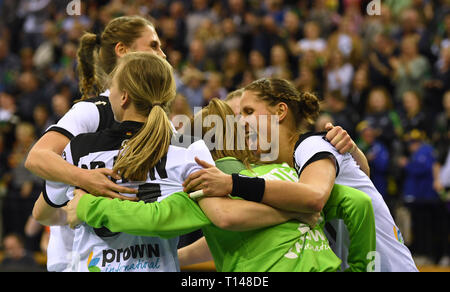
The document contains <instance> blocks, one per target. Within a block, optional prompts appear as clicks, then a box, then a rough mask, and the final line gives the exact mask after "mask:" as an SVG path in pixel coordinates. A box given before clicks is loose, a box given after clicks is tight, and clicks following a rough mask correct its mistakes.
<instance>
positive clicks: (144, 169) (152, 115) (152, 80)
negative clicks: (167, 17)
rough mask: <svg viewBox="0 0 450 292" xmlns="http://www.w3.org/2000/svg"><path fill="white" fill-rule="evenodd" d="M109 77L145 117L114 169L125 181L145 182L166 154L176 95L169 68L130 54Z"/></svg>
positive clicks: (154, 59) (156, 59) (146, 55)
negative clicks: (171, 112)
mask: <svg viewBox="0 0 450 292" xmlns="http://www.w3.org/2000/svg"><path fill="white" fill-rule="evenodd" d="M113 74H114V78H116V80H117V82H118V86H119V88H120V90H122V91H124V92H127V93H128V96H129V97H130V99H131V102H132V103H133V104H134V106H135V108H136V109H137V110H138V112H139V114H141V115H143V116H147V121H146V122H145V125H144V126H143V128H142V129H141V130H140V131H139V132H138V133H137V134H136V135H135V136H134V137H133V138H132V139H130V140H129V141H128V142H127V143H126V145H124V147H123V149H122V150H121V151H120V153H119V156H118V158H117V161H116V164H115V166H114V170H115V171H116V172H117V173H119V174H120V175H121V176H122V177H123V178H125V179H129V180H132V181H145V180H146V179H147V175H148V172H149V171H150V169H152V168H153V167H155V166H156V164H157V163H158V162H159V161H160V160H161V159H162V158H163V157H164V156H165V155H166V154H167V151H168V150H169V146H170V142H171V139H172V135H173V130H172V125H171V124H170V121H169V118H168V116H167V110H168V108H169V106H170V103H171V102H172V101H173V100H174V99H175V95H176V85H175V80H174V77H173V74H172V67H171V66H170V65H169V63H168V62H167V61H166V60H164V59H162V58H160V57H158V56H156V55H154V54H151V53H142V52H141V53H130V54H127V55H126V56H124V57H123V58H121V59H120V61H119V65H118V66H117V69H116V70H115V71H114V72H113Z"/></svg>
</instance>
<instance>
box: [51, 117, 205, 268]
mask: <svg viewBox="0 0 450 292" xmlns="http://www.w3.org/2000/svg"><path fill="white" fill-rule="evenodd" d="M142 125H143V124H141V123H136V122H123V123H121V124H117V125H114V126H113V127H112V128H111V129H107V130H104V131H101V132H98V133H93V134H84V135H80V136H77V137H75V138H74V139H73V140H72V141H71V142H70V143H69V144H68V145H67V147H66V149H65V150H64V153H63V156H64V158H65V159H66V160H67V161H68V162H69V163H71V164H73V165H76V166H78V167H82V168H86V169H96V168H109V169H112V168H113V166H114V162H115V160H116V159H117V156H118V153H119V150H120V149H121V147H122V145H123V143H124V142H126V140H128V139H130V138H131V137H133V135H134V134H136V133H137V132H138V131H139V129H140V128H141V127H142ZM189 139H191V138H188V139H186V137H184V139H183V143H179V144H177V143H174V142H173V144H172V145H170V146H169V150H168V153H167V155H166V156H165V157H164V158H163V159H161V161H159V163H158V164H157V165H156V166H155V167H154V168H153V169H152V170H150V172H149V174H148V178H147V180H146V181H142V182H131V181H117V182H116V183H118V184H121V185H124V186H127V187H131V188H135V189H138V190H139V193H138V197H139V199H141V200H142V201H145V202H147V203H150V202H155V201H158V202H159V201H162V200H163V199H165V198H167V197H168V196H169V195H171V194H173V193H175V192H180V191H182V190H183V187H182V183H183V182H184V180H185V179H186V178H187V177H188V176H189V175H190V174H191V173H193V172H196V171H198V170H200V169H202V167H201V166H199V165H198V164H197V163H196V162H195V157H198V158H200V159H202V160H205V161H207V162H208V163H211V164H213V163H214V161H213V159H212V157H211V154H210V152H209V150H208V148H207V146H206V144H205V143H204V142H203V141H202V140H197V141H194V140H193V139H192V140H190V142H189V143H187V144H189V145H186V140H189ZM174 140H175V139H174ZM123 195H124V196H127V195H128V196H130V195H129V194H123ZM133 196H134V195H133ZM72 197H73V187H71V186H68V185H64V184H62V183H58V182H50V181H48V182H46V187H45V194H44V198H45V200H46V201H47V203H48V204H50V205H51V206H53V207H62V206H64V205H65V204H67V202H68V201H69V200H70V199H72ZM177 244H178V238H175V239H170V240H167V239H161V238H157V237H143V236H132V235H128V234H123V233H118V234H117V233H111V232H110V231H109V230H107V229H105V228H102V229H94V228H92V227H90V226H87V225H86V224H83V225H82V226H81V227H79V228H78V229H76V230H75V238H74V244H73V250H72V257H73V258H77V259H78V262H79V265H78V266H77V267H75V268H74V270H76V271H88V270H89V268H91V269H92V265H93V262H92V261H93V259H96V260H95V261H94V263H96V264H97V265H96V266H97V268H98V269H99V270H101V271H132V270H133V271H178V270H179V264H178V259H177ZM141 247H142V249H146V250H147V251H148V252H146V253H136V255H139V256H136V257H134V256H123V255H124V254H123V251H125V250H130V249H133V248H134V249H136V248H141ZM121 254H122V256H120V255H121ZM113 255H115V260H114V261H111V260H110V258H111V257H112V256H113ZM132 267H133V268H132Z"/></svg>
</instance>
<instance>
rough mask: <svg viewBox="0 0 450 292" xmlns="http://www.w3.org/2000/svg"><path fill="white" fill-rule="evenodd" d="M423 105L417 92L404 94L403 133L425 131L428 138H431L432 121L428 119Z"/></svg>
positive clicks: (401, 113)
mask: <svg viewBox="0 0 450 292" xmlns="http://www.w3.org/2000/svg"><path fill="white" fill-rule="evenodd" d="M422 104H423V103H422V98H421V97H420V96H419V94H418V93H417V92H414V91H407V92H405V93H404V94H403V107H402V111H401V112H400V120H401V123H402V128H403V132H404V133H406V132H410V131H411V130H413V129H418V130H421V131H424V132H425V133H426V134H427V137H431V124H432V120H429V119H428V118H427V115H426V113H425V111H423V107H422Z"/></svg>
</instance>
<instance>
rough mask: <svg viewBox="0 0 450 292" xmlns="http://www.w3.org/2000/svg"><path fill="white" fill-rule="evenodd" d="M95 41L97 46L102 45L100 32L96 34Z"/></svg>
mask: <svg viewBox="0 0 450 292" xmlns="http://www.w3.org/2000/svg"><path fill="white" fill-rule="evenodd" d="M95 43H96V44H97V45H98V46H101V45H102V36H101V35H100V34H98V35H97V38H96V39H95Z"/></svg>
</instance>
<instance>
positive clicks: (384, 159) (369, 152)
mask: <svg viewBox="0 0 450 292" xmlns="http://www.w3.org/2000/svg"><path fill="white" fill-rule="evenodd" d="M356 131H357V133H358V135H359V139H358V142H357V145H358V147H359V149H361V151H363V152H364V154H365V155H366V157H367V160H368V161H369V166H370V179H371V180H372V182H373V184H374V185H375V187H376V188H377V190H378V191H379V192H380V194H381V195H382V196H383V198H384V199H385V201H386V203H387V204H388V202H389V198H388V197H387V196H388V193H387V186H388V168H389V166H390V163H389V160H390V154H389V149H388V148H387V147H386V146H385V145H384V144H383V143H382V142H380V141H379V140H377V133H376V129H374V128H373V127H372V126H371V125H370V123H368V122H367V121H362V122H360V123H359V124H358V126H357V127H356ZM389 205H390V204H388V206H389Z"/></svg>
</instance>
